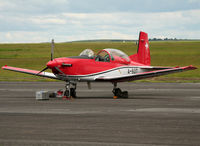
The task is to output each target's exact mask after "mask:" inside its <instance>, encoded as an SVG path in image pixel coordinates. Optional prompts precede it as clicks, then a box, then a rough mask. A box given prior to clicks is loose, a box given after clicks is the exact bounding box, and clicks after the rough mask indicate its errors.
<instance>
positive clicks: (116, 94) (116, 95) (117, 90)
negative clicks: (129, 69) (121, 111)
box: [112, 82, 128, 99]
mask: <svg viewBox="0 0 200 146" xmlns="http://www.w3.org/2000/svg"><path fill="white" fill-rule="evenodd" d="M113 85H114V87H113V90H112V92H113V94H114V97H113V98H114V99H116V98H128V91H122V90H121V89H120V88H117V82H114V83H113Z"/></svg>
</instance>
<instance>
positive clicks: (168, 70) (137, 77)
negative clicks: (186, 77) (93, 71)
mask: <svg viewBox="0 0 200 146" xmlns="http://www.w3.org/2000/svg"><path fill="white" fill-rule="evenodd" d="M194 69H197V68H196V67H193V66H185V67H171V68H159V67H153V68H151V71H147V72H142V73H136V74H131V75H126V76H120V77H99V78H96V81H109V82H124V81H134V80H140V79H145V78H151V77H157V76H161V75H166V74H171V73H176V72H182V71H187V70H194ZM152 70H153V71H152Z"/></svg>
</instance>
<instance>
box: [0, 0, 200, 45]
mask: <svg viewBox="0 0 200 146" xmlns="http://www.w3.org/2000/svg"><path fill="white" fill-rule="evenodd" d="M141 30H142V31H145V32H147V33H148V34H149V37H151V38H153V37H159V38H165V37H168V38H181V39H183V38H186V39H200V0H0V43H21V42H47V41H50V40H51V38H54V39H55V41H56V42H66V41H72V40H87V39H137V38H138V33H139V31H141Z"/></svg>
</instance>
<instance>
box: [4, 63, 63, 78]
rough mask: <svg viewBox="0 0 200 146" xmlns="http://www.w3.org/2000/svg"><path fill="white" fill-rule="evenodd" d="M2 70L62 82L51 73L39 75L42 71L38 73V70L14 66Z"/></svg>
mask: <svg viewBox="0 0 200 146" xmlns="http://www.w3.org/2000/svg"><path fill="white" fill-rule="evenodd" d="M2 69H5V70H11V71H15V72H21V73H26V74H31V75H36V76H41V77H46V78H51V79H57V80H60V79H59V78H57V77H56V76H55V75H54V74H53V73H49V72H41V73H39V72H40V71H37V70H30V69H24V68H17V67H12V66H7V65H5V66H3V67H2Z"/></svg>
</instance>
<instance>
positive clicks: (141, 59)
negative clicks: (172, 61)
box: [129, 31, 151, 65]
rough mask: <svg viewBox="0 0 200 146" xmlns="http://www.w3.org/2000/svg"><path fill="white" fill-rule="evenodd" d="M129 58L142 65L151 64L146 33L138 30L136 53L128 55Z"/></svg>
mask: <svg viewBox="0 0 200 146" xmlns="http://www.w3.org/2000/svg"><path fill="white" fill-rule="evenodd" d="M129 58H130V59H131V60H132V61H135V62H138V63H141V64H144V65H151V56H150V50H149V40H148V35H147V33H145V32H142V31H141V32H140V36H139V42H138V51H137V54H134V55H131V56H129Z"/></svg>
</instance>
